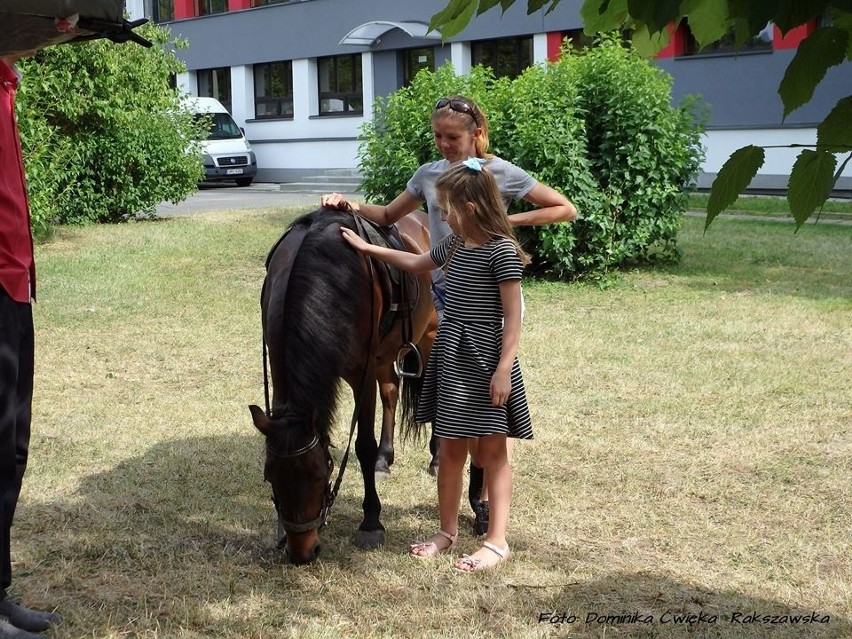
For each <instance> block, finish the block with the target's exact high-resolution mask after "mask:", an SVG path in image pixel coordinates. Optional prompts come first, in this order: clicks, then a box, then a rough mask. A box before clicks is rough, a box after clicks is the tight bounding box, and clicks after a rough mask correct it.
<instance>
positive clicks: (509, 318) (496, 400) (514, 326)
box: [491, 280, 521, 406]
mask: <svg viewBox="0 0 852 639" xmlns="http://www.w3.org/2000/svg"><path fill="white" fill-rule="evenodd" d="M500 299H501V300H502V302H503V345H502V348H501V349H500V362H499V363H498V364H497V370H495V371H494V375H492V376H491V403H492V404H494V405H495V406H502V405H503V404H505V403H506V401H507V400H508V399H509V392H510V391H511V390H512V365H513V364H514V363H515V357H517V355H518V345H519V344H520V342H521V280H506V281H503V282H500Z"/></svg>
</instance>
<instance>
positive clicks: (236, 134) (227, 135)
mask: <svg viewBox="0 0 852 639" xmlns="http://www.w3.org/2000/svg"><path fill="white" fill-rule="evenodd" d="M204 117H209V118H212V120H211V122H210V133H208V135H207V139H208V140H236V139H238V138H241V137H243V134H242V131H240V127H238V126H237V123H236V122H234V119H233V118H232V117H231V116H230V115H228V114H227V113H200V114H196V116H195V119H196V120H200V119H201V118H204Z"/></svg>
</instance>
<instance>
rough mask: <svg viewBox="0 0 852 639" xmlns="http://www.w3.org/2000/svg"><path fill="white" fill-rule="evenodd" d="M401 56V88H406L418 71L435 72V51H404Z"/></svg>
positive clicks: (429, 49) (425, 49)
mask: <svg viewBox="0 0 852 639" xmlns="http://www.w3.org/2000/svg"><path fill="white" fill-rule="evenodd" d="M400 55H401V56H402V86H404V87H407V86H408V85H409V84H411V81H412V80H414V76H415V75H417V72H418V71H420V69H429V70H430V71H434V70H435V49H433V48H432V47H426V48H423V49H406V50H405V51H403V52H402V53H401V54H400Z"/></svg>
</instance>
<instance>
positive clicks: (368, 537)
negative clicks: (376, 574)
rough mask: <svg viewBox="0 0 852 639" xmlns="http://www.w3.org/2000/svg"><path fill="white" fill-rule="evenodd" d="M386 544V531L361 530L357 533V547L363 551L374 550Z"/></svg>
mask: <svg viewBox="0 0 852 639" xmlns="http://www.w3.org/2000/svg"><path fill="white" fill-rule="evenodd" d="M384 543H385V531H384V530H359V531H358V532H356V533H355V547H356V548H359V549H361V550H374V549H376V548H378V547H379V546H381V545H382V544H384Z"/></svg>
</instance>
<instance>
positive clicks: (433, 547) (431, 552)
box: [408, 530, 459, 559]
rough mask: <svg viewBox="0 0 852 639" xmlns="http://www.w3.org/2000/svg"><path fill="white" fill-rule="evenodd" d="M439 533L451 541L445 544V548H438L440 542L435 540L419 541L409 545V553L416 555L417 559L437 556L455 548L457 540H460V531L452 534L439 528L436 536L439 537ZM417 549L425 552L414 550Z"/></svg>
mask: <svg viewBox="0 0 852 639" xmlns="http://www.w3.org/2000/svg"><path fill="white" fill-rule="evenodd" d="M439 535H440V536H441V537H444V538H445V539H448V540H449V541H450V543H449V544H447V545H446V546H444V547H443V548H438V544H437V543H435V542H434V541H431V540H430V541H418V542H415V543H413V544H411V546H409V547H408V554H409V555H411V556H412V557H414V558H415V559H432V558H433V557H437V556H438V555H440V554H441V553H442V552H445V551H447V550H451V549H452V548H454V547H455V545H456V541H458V538H459V534H458V533H456V534H455V535H451V534H450V533H448V532H444V531H443V530H439V531H438V532H437V533H435V535H434V537H438V536H439ZM434 537H433V539H434ZM415 550H420V551H423V553H422V554H420V553H416V552H414V551H415Z"/></svg>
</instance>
